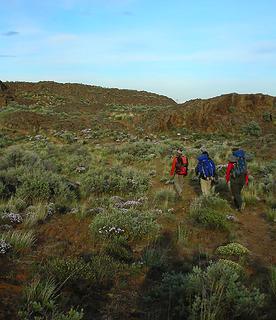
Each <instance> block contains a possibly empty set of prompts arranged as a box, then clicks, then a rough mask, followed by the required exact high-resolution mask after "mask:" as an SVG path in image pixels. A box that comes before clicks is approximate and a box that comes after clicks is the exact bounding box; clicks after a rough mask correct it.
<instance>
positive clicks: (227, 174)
mask: <svg viewBox="0 0 276 320" xmlns="http://www.w3.org/2000/svg"><path fill="white" fill-rule="evenodd" d="M233 167H234V164H233V163H232V162H229V163H228V166H227V169H226V175H225V179H226V182H227V183H228V182H229V180H230V174H231V170H232V169H233Z"/></svg>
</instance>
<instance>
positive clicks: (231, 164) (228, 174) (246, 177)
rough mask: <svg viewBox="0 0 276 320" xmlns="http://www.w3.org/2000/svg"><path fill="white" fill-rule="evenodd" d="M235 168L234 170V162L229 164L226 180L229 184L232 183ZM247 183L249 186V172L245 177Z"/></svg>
mask: <svg viewBox="0 0 276 320" xmlns="http://www.w3.org/2000/svg"><path fill="white" fill-rule="evenodd" d="M233 168H234V162H228V166H227V169H226V175H225V179H226V182H227V183H228V182H229V181H230V176H231V171H232V169H233ZM245 183H246V184H248V172H247V173H246V175H245Z"/></svg>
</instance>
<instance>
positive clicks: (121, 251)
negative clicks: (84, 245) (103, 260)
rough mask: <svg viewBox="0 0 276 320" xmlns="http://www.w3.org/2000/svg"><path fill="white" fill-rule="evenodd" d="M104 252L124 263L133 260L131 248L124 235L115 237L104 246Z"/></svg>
mask: <svg viewBox="0 0 276 320" xmlns="http://www.w3.org/2000/svg"><path fill="white" fill-rule="evenodd" d="M103 251H104V253H105V254H107V255H109V256H111V257H112V258H113V259H115V260H119V261H121V262H124V263H130V262H132V261H133V254H132V251H131V248H130V246H129V244H128V242H127V240H126V239H125V238H124V237H115V238H113V239H112V240H111V241H109V242H108V243H107V244H106V245H105V247H104V250H103Z"/></svg>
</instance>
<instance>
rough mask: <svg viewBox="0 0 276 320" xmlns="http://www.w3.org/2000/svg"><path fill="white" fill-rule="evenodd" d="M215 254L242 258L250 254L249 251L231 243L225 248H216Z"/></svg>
mask: <svg viewBox="0 0 276 320" xmlns="http://www.w3.org/2000/svg"><path fill="white" fill-rule="evenodd" d="M216 253H217V254H219V255H222V256H237V257H243V256H247V255H248V254H249V253H250V251H249V250H248V249H247V248H246V247H244V246H243V245H241V244H239V243H236V242H232V243H229V244H227V245H225V246H220V247H218V248H217V249H216Z"/></svg>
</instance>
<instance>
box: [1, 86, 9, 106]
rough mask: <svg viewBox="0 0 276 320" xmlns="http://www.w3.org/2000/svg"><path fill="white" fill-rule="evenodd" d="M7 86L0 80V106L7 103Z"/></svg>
mask: <svg viewBox="0 0 276 320" xmlns="http://www.w3.org/2000/svg"><path fill="white" fill-rule="evenodd" d="M8 91H9V90H8V87H7V86H6V85H5V84H4V83H3V82H2V81H1V80H0V107H4V106H6V105H7V96H8Z"/></svg>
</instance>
